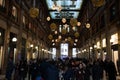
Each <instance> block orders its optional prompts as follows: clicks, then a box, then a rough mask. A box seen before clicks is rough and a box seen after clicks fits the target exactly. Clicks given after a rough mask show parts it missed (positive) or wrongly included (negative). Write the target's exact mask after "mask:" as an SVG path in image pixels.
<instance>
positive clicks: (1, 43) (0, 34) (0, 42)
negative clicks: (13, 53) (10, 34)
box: [0, 28, 5, 69]
mask: <svg viewBox="0 0 120 80" xmlns="http://www.w3.org/2000/svg"><path fill="white" fill-rule="evenodd" d="M4 33H5V30H4V29H2V28H0V69H1V68H2V62H3V57H4V55H3V46H4Z"/></svg>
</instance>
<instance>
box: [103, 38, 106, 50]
mask: <svg viewBox="0 0 120 80" xmlns="http://www.w3.org/2000/svg"><path fill="white" fill-rule="evenodd" d="M102 47H103V48H104V47H106V39H105V38H104V39H103V40H102Z"/></svg>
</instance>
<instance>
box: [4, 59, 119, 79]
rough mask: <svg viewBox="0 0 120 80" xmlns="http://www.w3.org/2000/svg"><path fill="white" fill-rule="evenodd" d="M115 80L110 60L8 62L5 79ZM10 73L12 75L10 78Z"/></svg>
mask: <svg viewBox="0 0 120 80" xmlns="http://www.w3.org/2000/svg"><path fill="white" fill-rule="evenodd" d="M104 72H105V73H106V74H105V75H106V78H107V79H106V80H116V75H117V71H116V68H115V64H114V62H112V60H111V59H110V58H106V59H105V60H104V61H103V60H102V59H96V60H92V59H80V58H65V59H60V58H59V59H57V60H50V59H42V60H41V59H31V60H30V61H28V62H27V61H26V60H21V61H19V62H18V63H17V64H15V65H14V64H13V61H12V59H11V58H10V59H9V61H8V65H7V68H6V79H7V80H12V79H11V78H12V77H13V79H14V80H25V78H26V77H27V79H28V80H104V79H103V77H104V76H103V73H104ZM12 73H14V75H13V76H12Z"/></svg>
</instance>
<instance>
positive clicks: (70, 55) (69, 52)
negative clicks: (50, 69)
mask: <svg viewBox="0 0 120 80" xmlns="http://www.w3.org/2000/svg"><path fill="white" fill-rule="evenodd" d="M68 56H69V57H72V47H69V48H68Z"/></svg>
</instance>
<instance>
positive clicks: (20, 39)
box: [15, 25, 22, 63]
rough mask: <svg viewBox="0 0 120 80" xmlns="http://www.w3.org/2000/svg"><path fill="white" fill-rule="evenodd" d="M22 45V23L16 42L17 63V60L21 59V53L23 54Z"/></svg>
mask: <svg viewBox="0 0 120 80" xmlns="http://www.w3.org/2000/svg"><path fill="white" fill-rule="evenodd" d="M21 47H22V25H20V28H19V32H18V35H17V44H16V48H17V51H16V54H15V63H16V62H17V61H19V59H20V57H19V55H21V54H22V53H21Z"/></svg>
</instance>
